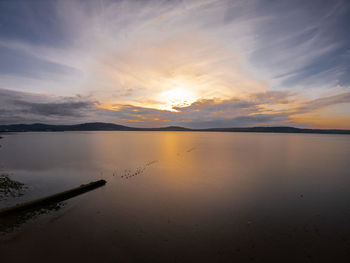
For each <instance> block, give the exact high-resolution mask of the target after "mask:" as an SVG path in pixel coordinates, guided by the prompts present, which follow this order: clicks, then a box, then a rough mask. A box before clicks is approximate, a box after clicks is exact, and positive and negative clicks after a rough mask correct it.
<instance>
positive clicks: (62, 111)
mask: <svg viewBox="0 0 350 263" xmlns="http://www.w3.org/2000/svg"><path fill="white" fill-rule="evenodd" d="M94 104H95V102H93V101H91V100H88V99H86V98H82V97H79V96H77V97H68V98H67V97H54V96H48V95H45V94H34V93H26V92H18V91H10V90H5V89H0V122H1V123H3V124H4V123H6V124H7V123H14V122H23V123H29V122H38V121H40V122H49V123H53V122H55V121H59V122H61V123H64V122H76V121H77V120H78V119H79V118H82V117H84V118H87V117H89V116H91V113H93V112H94V111H95V110H94V109H95V106H94Z"/></svg>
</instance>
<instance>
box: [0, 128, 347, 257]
mask: <svg viewBox="0 0 350 263" xmlns="http://www.w3.org/2000/svg"><path fill="white" fill-rule="evenodd" d="M349 138H350V137H348V136H337V135H311V134H309V135H303V134H253V133H251V134H242V133H205V132H203V133H196V132H86V133H80V132H64V133H23V134H17V135H11V136H10V135H6V138H4V139H3V141H2V145H3V147H2V148H1V150H0V160H1V163H2V164H3V166H5V168H6V169H7V170H8V171H10V172H11V173H14V175H15V176H16V177H15V179H16V180H18V181H21V182H24V183H26V184H27V185H30V186H31V189H30V191H28V192H26V195H25V197H26V198H28V199H29V200H32V199H35V198H37V197H41V196H45V195H46V194H51V193H55V192H59V191H63V190H65V189H70V188H71V187H74V186H76V185H80V184H81V183H85V182H88V181H92V180H98V179H101V178H103V179H105V180H107V181H108V184H107V185H106V187H103V188H101V189H98V190H96V191H92V192H91V193H89V194H86V195H82V196H80V197H77V198H74V199H71V200H70V201H69V203H68V204H72V203H74V206H73V209H70V210H69V211H68V212H67V213H65V214H64V215H62V216H60V217H59V219H58V220H54V221H53V222H51V221H50V222H47V223H45V224H38V223H37V222H38V221H40V219H39V218H33V220H32V222H33V225H34V226H35V228H34V230H31V229H29V230H28V229H27V228H26V231H23V232H22V228H19V232H20V233H21V238H20V239H17V240H16V241H14V242H12V243H11V242H3V243H1V246H0V253H1V256H2V259H4V260H5V259H16V260H17V261H21V260H27V261H28V260H32V261H35V260H36V259H39V260H41V261H51V262H52V260H53V258H52V255H53V254H55V256H56V257H55V260H54V261H55V262H66V261H68V260H70V259H72V258H73V259H75V260H80V261H85V262H96V261H103V262H128V261H129V262H141V261H142V262H146V261H150V260H153V261H158V262H159V261H160V262H169V261H175V262H176V261H178V262H203V261H204V262H218V261H221V262H233V261H235V262H249V261H253V260H254V261H255V262H309V261H310V262H324V261H328V262H343V261H342V259H343V258H344V257H345V256H348V253H349V252H348V251H350V240H349V236H350V231H349V228H348V222H349V220H350V213H349V209H348V207H349V206H348V200H350V177H349V171H348V167H349V164H348V157H349V156H350V140H349ZM29 149H30V150H29ZM126 178H127V179H126ZM18 198H19V199H20V198H24V197H18ZM49 211H54V209H53V210H49ZM59 213H62V211H60V212H59ZM24 217H25V216H24ZM43 218H44V217H43ZM27 222H28V221H27ZM10 226H11V224H10ZM8 229H11V227H10V228H8ZM37 229H39V230H40V231H36V230H37ZM63 230H64V231H63ZM82 237H83V238H82ZM48 239H50V242H49V243H48V242H47V240H48ZM0 242H1V240H0ZM58 246H60V247H61V248H62V249H63V251H64V253H59V254H57V247H58ZM43 247H44V248H45V249H42V248H43ZM18 249H20V250H21V251H23V254H22V253H20V254H19V253H16V251H18ZM90 251H92V252H91V253H89V252H90ZM285 255H289V256H288V257H287V258H286V257H285ZM345 262H346V261H345Z"/></svg>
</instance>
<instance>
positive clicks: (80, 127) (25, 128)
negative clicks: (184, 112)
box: [0, 122, 350, 134]
mask: <svg viewBox="0 0 350 263" xmlns="http://www.w3.org/2000/svg"><path fill="white" fill-rule="evenodd" d="M30 131H32V132H33V131H38V132H39V131H40V132H43V131H200V132H266V133H319V134H350V130H336V129H300V128H294V127H285V126H282V127H246V128H211V129H188V128H184V127H180V126H168V127H160V128H135V127H128V126H124V125H119V124H114V123H104V122H91V123H82V124H75V125H50V124H43V123H34V124H11V125H0V132H30Z"/></svg>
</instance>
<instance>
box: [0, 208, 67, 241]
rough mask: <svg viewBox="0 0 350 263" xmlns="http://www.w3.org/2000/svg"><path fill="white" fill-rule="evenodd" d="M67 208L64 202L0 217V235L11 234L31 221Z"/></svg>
mask: <svg viewBox="0 0 350 263" xmlns="http://www.w3.org/2000/svg"><path fill="white" fill-rule="evenodd" d="M64 206H65V203H64V202H60V203H51V204H47V205H43V206H40V207H35V208H30V209H26V210H23V211H18V212H13V213H11V214H6V215H0V235H1V234H5V233H11V232H13V231H15V230H16V229H17V228H19V227H21V226H22V225H23V224H25V223H27V222H28V221H29V220H32V219H36V218H38V217H39V216H40V215H44V214H49V213H51V212H53V211H58V210H60V209H61V208H63V207H64Z"/></svg>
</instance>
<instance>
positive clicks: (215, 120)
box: [0, 0, 350, 127]
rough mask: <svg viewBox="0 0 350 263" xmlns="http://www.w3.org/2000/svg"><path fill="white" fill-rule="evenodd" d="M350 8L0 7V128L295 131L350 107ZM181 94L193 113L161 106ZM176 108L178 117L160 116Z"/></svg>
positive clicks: (230, 4) (158, 0) (153, 1)
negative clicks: (82, 125)
mask: <svg viewBox="0 0 350 263" xmlns="http://www.w3.org/2000/svg"><path fill="white" fill-rule="evenodd" d="M349 8H350V5H349V4H348V3H347V2H346V1H341V0H339V1H328V2H327V1H321V0H311V1H265V0H252V1H244V0H235V1H228V0H207V1H199V0H198V1H197V0H193V1H162V0H148V1H126V0H124V1H123V0H120V1H110V0H102V1H92V0H91V1H89V0H88V1H44V2H42V1H40V3H39V2H37V1H25V2H21V1H15V2H13V3H12V2H11V4H10V3H9V2H8V1H5V2H1V3H0V80H1V81H0V91H1V98H0V102H1V103H2V104H1V105H0V109H1V112H0V117H1V120H0V121H1V122H7V123H8V122H21V121H25V122H31V121H47V122H52V123H54V122H61V123H62V122H67V123H68V122H77V120H81V121H89V120H97V121H112V122H122V123H124V124H130V123H133V124H135V125H139V126H141V125H142V126H145V125H152V126H161V125H164V124H169V125H170V124H183V125H187V126H198V127H204V126H207V127H209V126H216V125H218V126H221V127H224V126H226V127H227V126H242V125H243V126H246V125H263V124H271V125H272V124H279V125H282V124H293V125H294V124H295V118H293V116H295V115H297V114H302V113H310V112H315V111H318V110H320V109H321V108H322V109H323V110H324V111H325V112H327V111H328V108H329V107H332V105H339V104H345V103H347V102H341V101H342V100H344V101H347V95H346V94H347V92H348V91H349V85H348V84H349V77H348V76H349V75H350V74H349V72H350V66H349V65H350V64H349V63H348V62H349V46H350V38H349V37H348V36H347V35H348V34H347V31H346V30H347V28H348V21H349V20H348V18H349V15H348V14H349V13H348V11H349ZM310 10H312V11H310ZM1 14H6V15H1ZM18 17H21V19H18ZM177 87H180V88H182V89H185V90H189V91H190V92H188V94H192V95H193V99H191V102H192V101H195V102H194V103H192V104H190V103H183V102H182V103H178V105H176V104H175V105H174V103H172V101H173V100H172V98H167V97H166V96H162V94H164V93H166V92H167V91H169V90H172V89H174V88H177ZM5 90H6V92H5ZM19 91H22V93H21V92H19ZM11 92H12V93H11ZM5 93H6V94H5ZM10 93H11V94H10ZM38 94H46V95H38ZM77 94H80V96H77ZM341 94H342V95H341ZM337 96H338V97H337ZM341 96H343V98H341ZM184 101H186V98H184ZM179 105H181V107H180V106H179ZM171 106H174V107H173V108H174V109H175V110H176V112H169V111H165V110H162V109H164V108H170V107H171ZM343 112H346V113H347V111H346V110H344V111H343ZM293 114H294V115H293ZM322 114H325V113H322ZM327 114H328V113H327ZM298 121H299V122H298V123H299V124H300V123H302V125H307V122H304V120H300V119H298Z"/></svg>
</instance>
